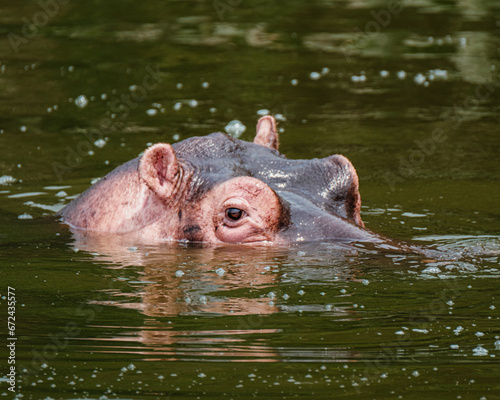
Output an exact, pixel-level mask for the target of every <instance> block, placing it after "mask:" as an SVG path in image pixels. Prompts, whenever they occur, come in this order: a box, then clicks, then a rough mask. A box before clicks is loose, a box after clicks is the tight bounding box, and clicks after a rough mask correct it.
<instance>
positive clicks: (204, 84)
mask: <svg viewBox="0 0 500 400" xmlns="http://www.w3.org/2000/svg"><path fill="white" fill-rule="evenodd" d="M201 87H202V88H203V89H208V88H209V87H210V83H208V82H203V83H202V84H201Z"/></svg>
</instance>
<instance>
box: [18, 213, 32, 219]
mask: <svg viewBox="0 0 500 400" xmlns="http://www.w3.org/2000/svg"><path fill="white" fill-rule="evenodd" d="M17 219H33V217H32V216H31V215H30V214H28V213H24V214H21V215H18V216H17Z"/></svg>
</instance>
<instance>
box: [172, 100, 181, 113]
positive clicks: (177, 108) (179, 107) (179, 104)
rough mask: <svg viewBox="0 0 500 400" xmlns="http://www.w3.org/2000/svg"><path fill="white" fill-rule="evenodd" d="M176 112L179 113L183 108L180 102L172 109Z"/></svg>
mask: <svg viewBox="0 0 500 400" xmlns="http://www.w3.org/2000/svg"><path fill="white" fill-rule="evenodd" d="M172 108H173V109H174V110H175V111H179V110H180V109H181V108H182V103H181V102H180V101H178V102H177V103H175V104H174V106H173V107H172Z"/></svg>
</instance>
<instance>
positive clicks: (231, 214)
mask: <svg viewBox="0 0 500 400" xmlns="http://www.w3.org/2000/svg"><path fill="white" fill-rule="evenodd" d="M242 216H243V211H242V210H240V209H239V208H228V209H227V210H226V217H227V218H229V219H230V220H231V221H238V220H239V219H240V218H241V217H242Z"/></svg>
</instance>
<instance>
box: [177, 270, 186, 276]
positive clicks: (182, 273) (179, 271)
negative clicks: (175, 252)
mask: <svg viewBox="0 0 500 400" xmlns="http://www.w3.org/2000/svg"><path fill="white" fill-rule="evenodd" d="M184 274H185V272H184V271H181V270H178V271H175V276H176V277H177V278H180V277H181V276H183V275H184Z"/></svg>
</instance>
